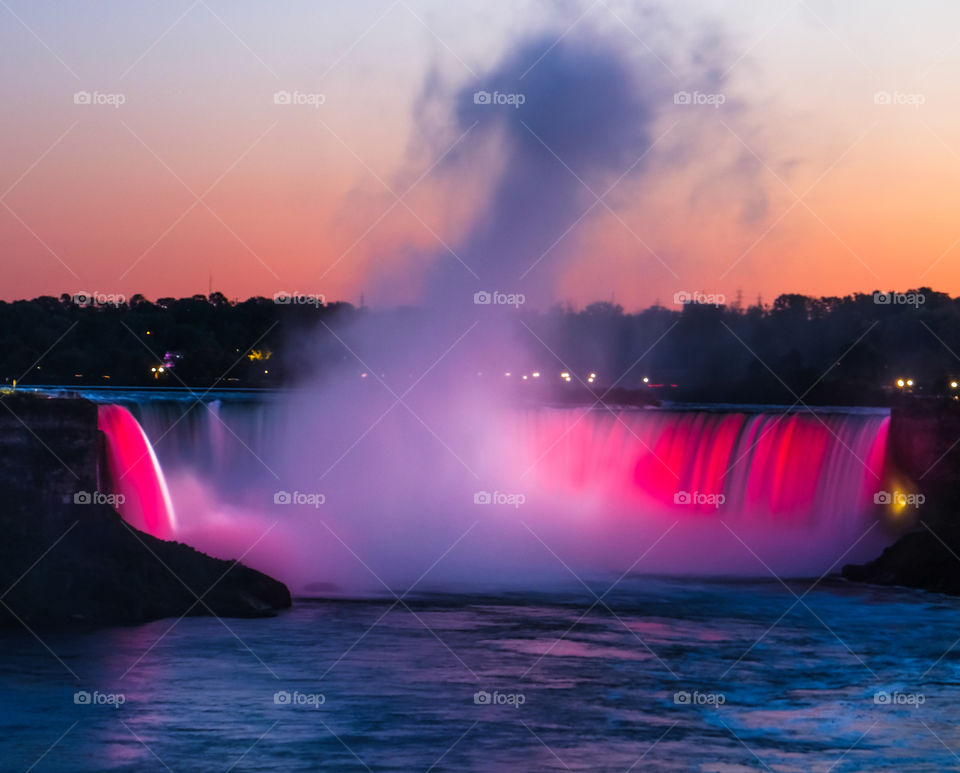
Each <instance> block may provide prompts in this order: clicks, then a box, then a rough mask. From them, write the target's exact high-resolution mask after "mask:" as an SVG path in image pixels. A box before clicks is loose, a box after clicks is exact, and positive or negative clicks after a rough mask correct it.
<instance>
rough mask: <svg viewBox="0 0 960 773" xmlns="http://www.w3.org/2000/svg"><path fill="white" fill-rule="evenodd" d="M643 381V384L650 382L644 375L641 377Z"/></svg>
mask: <svg viewBox="0 0 960 773" xmlns="http://www.w3.org/2000/svg"><path fill="white" fill-rule="evenodd" d="M643 383H644V384H649V383H650V379H648V378H647V377H646V376H644V377H643Z"/></svg>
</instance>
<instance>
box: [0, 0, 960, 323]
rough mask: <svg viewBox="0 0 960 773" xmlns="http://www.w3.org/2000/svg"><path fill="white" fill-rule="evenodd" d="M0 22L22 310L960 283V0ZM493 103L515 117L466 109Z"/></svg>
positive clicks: (10, 262)
mask: <svg viewBox="0 0 960 773" xmlns="http://www.w3.org/2000/svg"><path fill="white" fill-rule="evenodd" d="M0 20H2V22H0V66H2V72H3V76H4V77H3V78H2V79H0V99H2V103H3V110H2V111H0V203H2V206H0V249H2V263H0V266H2V268H0V280H2V282H0V296H2V297H3V298H4V299H7V300H11V299H17V298H32V297H35V296H37V295H59V294H60V293H64V292H67V293H71V294H72V293H75V292H78V291H87V292H94V291H96V292H102V293H121V294H125V295H127V296H130V295H132V294H133V293H138V292H139V293H143V294H145V295H146V296H148V297H151V298H156V297H160V296H166V295H175V296H181V295H190V294H193V293H206V292H207V289H208V284H209V282H210V277H211V275H212V283H213V288H214V289H215V290H220V291H222V292H224V293H225V294H226V295H227V296H228V297H231V298H246V297H247V296H251V295H265V296H272V295H273V294H274V293H276V292H278V291H281V290H286V291H290V292H302V293H322V294H323V295H324V296H326V298H327V299H328V300H333V299H345V300H350V301H353V302H357V301H358V300H359V297H360V294H361V292H363V293H364V294H365V297H366V300H367V302H368V303H369V304H371V305H378V306H392V305H396V304H401V303H416V302H418V301H421V300H422V299H423V298H424V297H425V294H429V293H430V292H431V287H432V286H434V285H436V286H441V287H442V286H445V285H444V284H443V283H439V284H437V283H432V281H431V280H432V277H436V276H438V275H441V274H442V273H444V272H454V273H459V274H460V277H459V278H460V279H461V280H462V281H463V286H464V287H467V288H470V287H473V288H474V289H478V290H479V289H490V290H493V289H500V290H503V291H507V292H509V291H524V292H530V291H531V288H536V292H535V293H533V294H534V296H535V297H536V298H537V299H538V300H539V301H542V302H553V301H570V302H572V303H573V304H575V305H583V304H585V303H589V302H590V301H593V300H598V299H599V300H609V299H610V298H611V297H613V298H615V299H616V301H617V302H619V303H621V304H623V305H624V306H625V307H626V308H628V309H635V308H639V307H644V306H647V305H649V304H651V303H653V302H654V301H657V300H659V301H661V302H662V303H664V304H667V305H669V303H670V302H671V300H672V297H673V295H674V293H676V292H678V291H688V292H690V291H694V290H699V291H702V292H706V293H722V294H725V295H726V296H727V298H728V299H731V300H732V299H733V298H734V297H735V295H736V293H737V291H738V290H740V291H742V293H743V297H744V300H745V301H746V302H753V301H754V300H755V299H756V297H757V295H758V294H762V295H763V297H764V300H765V301H771V300H772V299H773V298H774V297H775V296H776V295H778V294H780V293H782V292H800V293H806V294H814V295H837V294H841V295H842V294H847V293H851V292H857V291H860V292H868V291H872V290H875V289H894V290H900V291H904V290H906V289H908V288H911V287H918V286H930V287H933V288H934V289H937V290H941V291H945V292H949V293H951V294H954V295H956V294H960V89H958V86H957V73H958V72H960V32H958V30H960V5H957V4H956V3H950V2H915V3H910V4H906V3H902V2H895V1H894V0H861V1H854V0H851V1H849V2H831V1H830V0H801V1H800V2H774V1H773V0H757V1H756V2H748V1H747V0H727V2H705V1H703V0H685V1H679V2H669V3H661V4H657V3H640V2H627V1H618V0H597V1H596V2H593V3H591V2H589V0H586V1H585V2H513V1H511V2H506V1H505V0H504V1H503V2H499V1H495V2H489V0H483V1H482V2H481V1H480V0H459V1H458V2H456V3H451V2H449V0H398V1H396V2H391V1H390V0H351V2H325V3H317V2H299V1H296V0H286V1H283V2H270V3H267V2H248V1H247V0H241V1H240V2H235V1H232V2H227V1H226V0H196V2H191V1H190V0H162V1H161V0H141V1H140V2H137V3H122V2H119V0H115V1H114V2H107V3H103V2H96V3H94V2H85V1H80V2H54V1H53V0H45V1H44V2H35V0H4V2H0ZM498 90H499V91H500V92H502V93H509V94H519V95H522V97H523V100H522V101H523V104H520V105H514V104H487V105H484V104H475V103H474V99H473V94H474V92H477V91H490V92H494V91H498ZM78 92H90V93H91V94H92V95H93V96H92V97H91V101H92V102H97V101H100V102H101V103H100V104H82V102H83V99H84V98H83V97H82V96H81V97H77V98H76V99H79V101H80V102H81V104H78V103H77V102H76V101H75V94H77V93H78ZM277 92H288V93H290V94H293V95H294V96H293V97H291V100H290V101H297V100H299V101H301V102H304V103H303V104H284V103H283V102H284V98H283V97H282V96H281V97H280V98H279V102H280V103H278V102H277V99H275V94H276V93H277ZM678 92H689V93H690V94H691V95H693V96H692V97H691V101H693V102H696V101H697V100H700V101H705V103H703V104H683V101H684V98H683V97H682V96H681V97H679V98H677V97H676V95H677V93H678ZM318 95H322V96H318ZM678 99H679V102H680V104H677V101H678ZM118 102H122V104H119V105H117V104H116V103H118ZM320 102H322V104H318V103H320ZM717 102H721V103H722V104H717ZM398 196H399V197H401V200H400V201H399V203H398V201H397V197H398ZM597 196H599V197H601V200H600V201H599V202H598V201H597V198H596V197H597ZM528 225H529V228H528ZM458 286H459V285H458Z"/></svg>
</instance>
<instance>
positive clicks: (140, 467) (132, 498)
mask: <svg viewBox="0 0 960 773" xmlns="http://www.w3.org/2000/svg"><path fill="white" fill-rule="evenodd" d="M97 422H98V425H99V428H100V431H101V432H103V433H104V435H105V436H106V439H107V443H106V455H107V468H108V472H109V478H110V480H109V485H110V488H111V489H112V493H114V494H122V495H123V502H122V503H121V504H119V505H118V506H117V510H118V511H119V512H120V515H122V516H123V518H124V520H125V521H127V523H129V524H130V525H131V526H134V527H136V528H138V529H140V530H141V531H145V532H147V533H148V534H152V535H153V536H154V537H159V538H161V539H171V538H172V537H174V536H175V535H176V533H177V521H176V517H175V515H174V509H173V502H172V500H171V498H170V492H169V490H168V489H167V483H166V480H165V479H164V476H163V470H162V469H161V467H160V463H159V462H158V461H157V457H156V454H155V453H154V451H153V446H152V445H151V444H150V440H149V439H148V438H147V435H146V433H145V432H144V431H143V427H141V426H140V424H139V422H138V421H137V420H136V419H135V418H134V416H133V414H131V413H130V411H128V410H127V409H126V408H124V407H123V406H120V405H100V406H98V408H97Z"/></svg>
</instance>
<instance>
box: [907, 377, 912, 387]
mask: <svg viewBox="0 0 960 773" xmlns="http://www.w3.org/2000/svg"><path fill="white" fill-rule="evenodd" d="M907 386H913V379H912V378H908V379H907Z"/></svg>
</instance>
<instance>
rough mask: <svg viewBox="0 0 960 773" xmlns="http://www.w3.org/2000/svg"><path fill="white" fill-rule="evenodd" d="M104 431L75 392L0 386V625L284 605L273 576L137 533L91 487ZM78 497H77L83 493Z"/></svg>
mask: <svg viewBox="0 0 960 773" xmlns="http://www.w3.org/2000/svg"><path fill="white" fill-rule="evenodd" d="M102 443H103V441H102V435H101V433H100V432H99V431H98V430H97V409H96V406H95V405H94V404H93V403H91V402H89V401H87V400H82V399H64V398H44V397H37V396H33V395H19V394H9V393H8V394H4V395H0V625H22V624H26V625H29V626H30V627H34V626H46V625H63V624H71V623H80V624H84V623H86V624H110V623H137V622H144V621H148V620H155V619H158V618H161V617H180V616H182V615H217V616H221V617H255V616H264V615H270V614H273V613H275V611H276V610H279V609H284V608H286V607H289V606H290V593H289V591H288V590H287V588H286V586H285V585H283V583H281V582H278V581H277V580H274V579H272V578H270V577H268V576H267V575H265V574H262V573H261V572H258V571H255V570H253V569H250V568H248V567H246V566H243V565H242V564H238V563H236V562H233V561H223V560H220V559H215V558H211V557H210V556H207V555H205V554H203V553H200V552H199V551H197V550H194V549H193V548H191V547H189V546H187V545H183V544H180V543H176V542H165V541H163V540H159V539H156V538H154V537H151V536H150V535H148V534H145V533H143V532H140V531H138V530H136V529H134V528H133V527H131V526H130V525H129V524H127V523H126V522H125V521H123V519H122V518H121V517H120V516H119V515H118V514H117V512H116V511H115V510H113V508H112V507H110V506H108V505H106V504H97V503H95V502H91V503H86V504H81V503H75V501H74V495H75V494H76V493H77V492H95V491H97V490H98V469H99V464H98V462H99V459H100V458H101V457H102ZM81 499H82V498H81Z"/></svg>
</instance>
